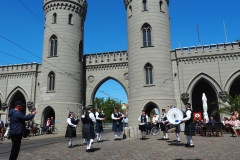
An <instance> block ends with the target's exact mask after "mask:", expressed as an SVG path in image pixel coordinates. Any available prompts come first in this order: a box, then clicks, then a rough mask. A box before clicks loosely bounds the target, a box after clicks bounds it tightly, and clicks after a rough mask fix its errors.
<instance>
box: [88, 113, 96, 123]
mask: <svg viewBox="0 0 240 160" xmlns="http://www.w3.org/2000/svg"><path fill="white" fill-rule="evenodd" d="M88 112H89V118H90V119H91V120H92V122H93V123H96V118H95V116H94V114H93V113H92V112H90V111H88Z"/></svg>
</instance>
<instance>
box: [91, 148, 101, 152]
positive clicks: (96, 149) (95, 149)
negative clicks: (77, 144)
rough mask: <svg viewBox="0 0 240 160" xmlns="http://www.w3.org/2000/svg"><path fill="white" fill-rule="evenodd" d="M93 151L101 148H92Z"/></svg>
mask: <svg viewBox="0 0 240 160" xmlns="http://www.w3.org/2000/svg"><path fill="white" fill-rule="evenodd" d="M92 150H93V151H94V152H96V151H99V150H101V149H100V148H92Z"/></svg>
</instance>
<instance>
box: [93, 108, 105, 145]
mask: <svg viewBox="0 0 240 160" xmlns="http://www.w3.org/2000/svg"><path fill="white" fill-rule="evenodd" d="M95 115H96V120H97V122H96V132H97V142H101V137H102V134H101V133H102V132H103V125H102V121H104V120H105V115H104V114H103V113H102V112H101V107H98V111H97V112H96V114H95Z"/></svg>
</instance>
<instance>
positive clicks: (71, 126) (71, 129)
mask: <svg viewBox="0 0 240 160" xmlns="http://www.w3.org/2000/svg"><path fill="white" fill-rule="evenodd" d="M74 116H75V115H74V113H73V112H70V113H69V115H68V119H67V124H68V125H67V130H66V134H65V137H69V140H68V148H73V145H72V138H73V137H76V128H77V126H78V122H77V121H76V120H75V118H74Z"/></svg>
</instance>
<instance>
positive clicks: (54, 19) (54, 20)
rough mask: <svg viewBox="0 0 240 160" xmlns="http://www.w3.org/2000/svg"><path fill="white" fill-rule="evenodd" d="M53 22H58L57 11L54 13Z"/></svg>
mask: <svg viewBox="0 0 240 160" xmlns="http://www.w3.org/2000/svg"><path fill="white" fill-rule="evenodd" d="M52 23H57V14H56V13H54V14H53V17H52Z"/></svg>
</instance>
